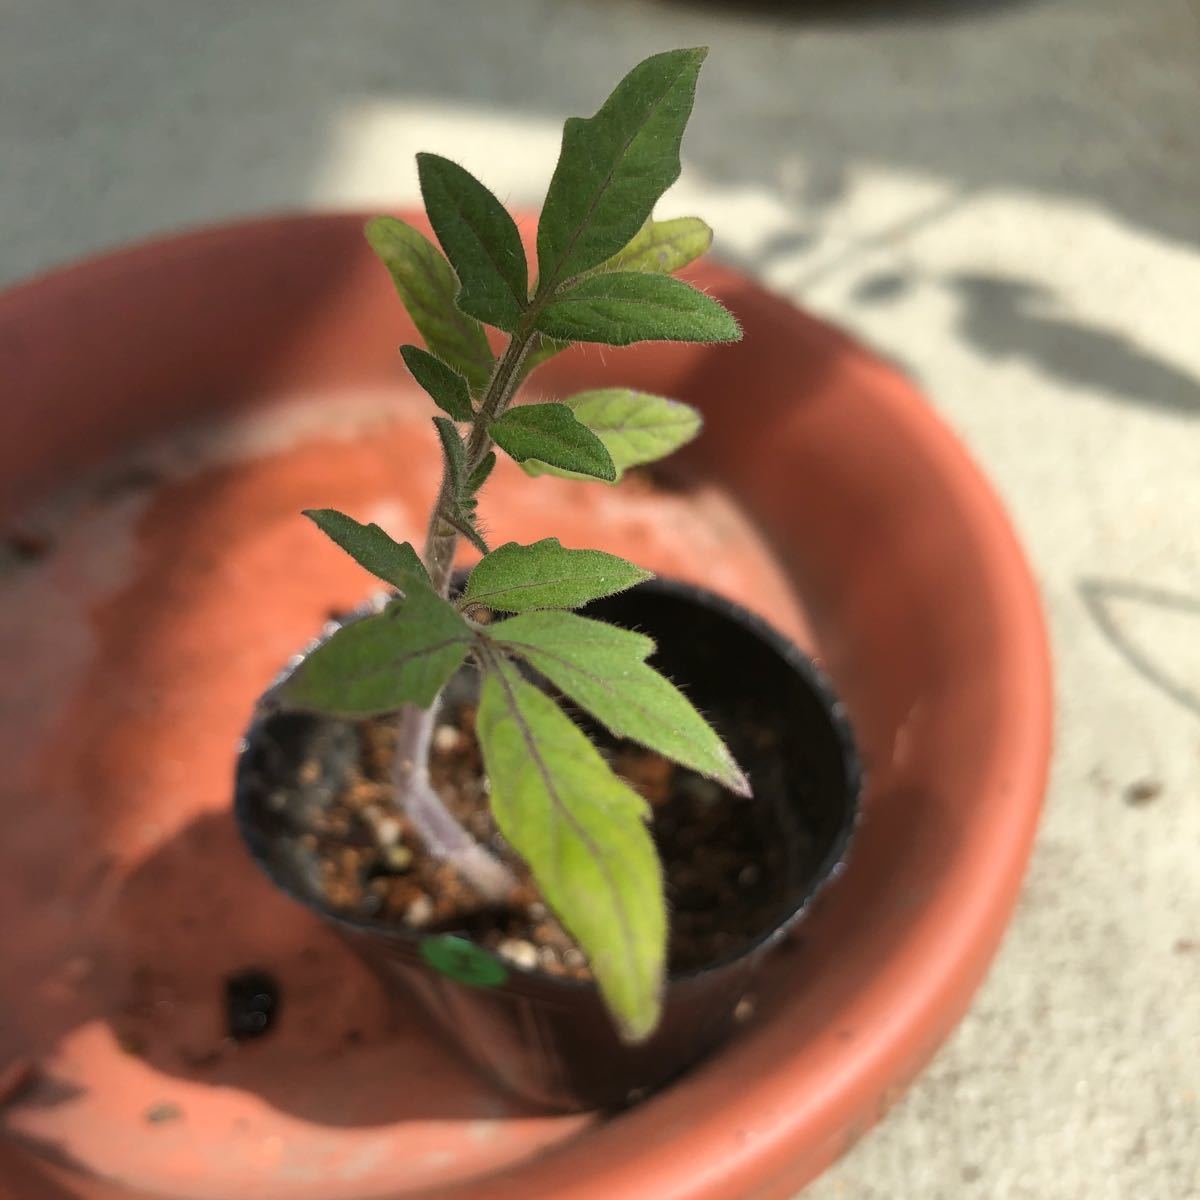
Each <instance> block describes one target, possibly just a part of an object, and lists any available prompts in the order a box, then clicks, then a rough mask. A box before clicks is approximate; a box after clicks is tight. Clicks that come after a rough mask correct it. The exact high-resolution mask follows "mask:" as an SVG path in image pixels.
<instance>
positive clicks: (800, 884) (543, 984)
mask: <svg viewBox="0 0 1200 1200" xmlns="http://www.w3.org/2000/svg"><path fill="white" fill-rule="evenodd" d="M370 611H372V610H371V608H370V607H368V608H365V609H362V610H360V612H359V614H357V616H362V615H365V614H366V613H368V612H370ZM584 612H585V613H586V615H588V616H591V617H595V618H597V619H599V620H604V621H609V622H611V623H612V624H614V625H619V626H621V627H623V628H626V629H638V630H640V631H641V632H643V633H646V634H648V635H649V636H650V637H652V638H653V639H654V641H655V643H656V645H657V651H656V654H655V659H654V661H655V665H656V666H657V667H658V668H659V670H661V671H662V672H663V673H664V674H665V675H666V676H667V678H669V679H675V680H678V681H680V682H681V683H685V684H686V686H687V689H688V694H689V696H690V697H691V699H692V701H693V703H694V704H696V705H697V707H698V708H699V709H700V711H701V712H703V713H704V714H705V716H707V718H708V719H709V721H710V722H712V724H713V725H714V727H715V728H716V729H717V730H718V732H720V733H721V735H722V737H723V738H724V739H725V744H726V745H727V746H729V747H730V748H731V750H732V751H733V754H734V757H735V758H736V759H737V761H738V762H739V763H740V764H741V765H742V767H743V769H744V770H745V771H746V772H747V774H748V775H749V777H750V780H751V782H752V783H753V785H754V796H753V798H752V800H751V801H750V802H749V803H748V804H747V805H746V806H745V808H746V810H747V811H749V812H750V813H752V814H753V815H752V817H751V818H750V820H752V822H753V824H754V826H756V827H757V833H756V834H755V836H754V846H755V847H756V849H755V851H754V852H753V853H750V854H747V856H746V859H745V860H743V862H744V864H745V865H754V867H755V869H756V870H757V871H759V873H760V877H761V879H762V880H763V882H764V886H765V888H767V889H769V894H768V895H767V896H766V897H765V898H764V899H763V900H762V901H758V902H757V904H758V906H759V907H758V910H757V911H759V912H762V911H763V910H764V909H765V910H766V914H767V915H764V916H762V917H761V923H759V924H757V927H756V928H754V929H753V930H742V929H741V928H740V927H739V928H738V929H737V930H736V932H737V934H738V935H739V940H738V941H737V942H735V943H734V944H733V945H732V946H729V947H727V948H726V950H725V952H724V953H723V954H721V955H720V956H718V957H715V958H713V959H712V960H710V961H708V962H706V963H705V964H704V965H703V966H702V967H700V968H697V969H691V970H687V971H679V972H672V973H671V975H670V977H669V978H668V979H667V982H666V986H665V988H664V992H663V1016H662V1020H661V1022H660V1024H659V1027H658V1029H657V1030H656V1031H655V1033H654V1035H653V1036H652V1037H651V1038H649V1039H648V1040H647V1041H645V1042H643V1043H642V1044H640V1045H637V1046H627V1045H625V1044H624V1043H622V1042H621V1040H620V1039H619V1038H618V1036H617V1033H616V1029H615V1027H614V1026H613V1023H612V1021H611V1020H610V1018H609V1017H608V1015H607V1013H606V1012H605V1010H604V1005H603V1003H602V1002H601V1000H600V995H599V992H598V991H597V990H596V987H595V985H594V984H591V983H580V982H576V981H574V980H569V979H562V978H555V977H554V976H551V975H547V974H544V973H542V972H539V971H525V970H520V969H517V968H515V967H512V966H511V965H510V964H507V963H506V962H505V961H504V960H503V959H501V958H498V957H496V956H493V955H491V954H490V953H489V952H488V951H487V950H485V949H484V948H483V947H481V946H478V945H475V944H472V943H471V942H470V940H469V939H470V932H469V930H467V929H465V928H464V927H463V926H461V925H459V926H450V927H441V928H439V929H438V930H437V931H436V932H433V931H422V930H419V929H410V928H404V927H402V926H398V925H397V924H396V923H395V922H394V921H392V922H387V921H381V920H377V919H374V918H373V917H372V916H371V915H368V914H366V913H350V912H345V911H339V910H338V909H336V908H334V907H332V906H331V905H330V904H329V902H328V899H327V897H326V895H325V890H324V888H323V887H322V886H321V884H320V878H321V868H320V862H319V859H318V857H317V855H316V853H315V852H314V851H313V850H312V849H310V848H309V847H307V846H306V845H305V840H304V835H305V833H306V832H307V831H308V830H309V829H310V828H311V814H312V813H313V812H320V811H322V810H323V809H327V808H328V806H329V804H330V802H331V801H332V800H333V799H334V797H335V795H336V789H337V787H338V786H339V784H340V781H341V780H343V779H344V778H345V775H346V771H347V767H348V765H349V764H348V762H347V759H348V758H350V759H351V761H353V760H354V759H356V758H357V754H358V748H359V741H358V738H359V733H358V729H357V726H356V723H355V722H353V721H346V720H338V719H336V718H332V717H323V716H320V715H317V714H308V713H294V712H292V713H288V712H279V711H278V710H277V709H271V708H269V707H266V708H265V710H264V711H263V712H261V713H260V714H259V715H258V717H257V719H256V720H255V722H254V724H253V725H252V727H251V728H250V730H249V732H248V733H247V735H246V748H245V749H244V750H243V752H242V754H241V755H240V756H239V758H238V770H237V789H236V799H235V812H236V815H237V819H238V825H239V827H240V829H241V831H242V836H243V837H244V838H245V839H246V843H247V846H248V847H249V850H250V852H251V853H252V854H253V856H254V858H255V860H256V861H257V862H258V863H259V865H260V866H262V868H263V869H264V870H265V871H266V873H267V874H268V875H269V876H270V877H271V878H272V879H273V880H274V881H275V882H276V883H277V884H278V885H279V886H280V887H281V888H283V890H284V891H285V892H287V893H288V894H289V895H291V896H293V897H294V898H295V899H297V900H299V901H300V902H301V903H303V904H306V905H308V906H309V907H310V908H311V909H312V910H313V911H315V912H317V913H319V914H320V915H321V916H322V917H324V918H325V919H326V920H327V921H329V922H330V923H331V924H332V925H333V927H334V928H335V929H336V930H338V931H339V932H340V933H341V934H342V936H343V937H344V938H345V939H346V940H347V942H348V943H349V944H350V945H351V946H352V947H353V948H354V949H355V950H357V951H358V953H359V954H360V955H361V956H362V957H363V959H364V961H365V962H367V963H368V964H369V965H370V966H371V967H372V968H373V969H374V970H375V972H376V974H378V975H379V977H380V978H381V979H382V980H383V981H384V982H385V984H387V985H388V987H389V989H390V990H391V992H392V994H393V995H394V996H396V997H397V999H398V1000H399V1001H400V1002H401V1003H402V1004H404V1005H405V1006H406V1007H411V1006H412V1005H413V1004H414V1002H415V1003H416V1004H417V1005H419V1006H421V1007H423V1008H424V1009H425V1011H426V1013H427V1014H428V1016H429V1017H430V1019H431V1022H432V1023H433V1025H434V1026H435V1027H437V1028H439V1029H441V1031H442V1032H443V1033H444V1034H445V1036H446V1037H447V1038H448V1039H449V1041H450V1042H451V1044H452V1045H454V1046H455V1047H457V1048H458V1049H459V1050H460V1051H461V1052H462V1053H463V1054H464V1055H465V1056H466V1057H467V1058H468V1059H469V1060H470V1061H471V1062H473V1063H474V1064H475V1065H476V1066H477V1067H478V1068H479V1069H480V1070H481V1071H482V1072H483V1073H484V1075H485V1076H487V1077H488V1078H491V1079H494V1080H495V1081H496V1082H497V1083H499V1084H500V1085H501V1086H503V1087H505V1088H507V1089H508V1090H509V1091H511V1092H513V1093H514V1094H515V1095H517V1096H520V1097H522V1098H524V1099H526V1100H529V1101H531V1102H532V1103H535V1104H539V1105H542V1106H545V1107H548V1108H553V1109H558V1110H562V1111H568V1112H570V1111H579V1110H583V1109H589V1108H619V1107H623V1106H624V1105H626V1104H628V1103H629V1102H631V1101H632V1100H634V1099H640V1098H644V1096H645V1094H646V1093H647V1092H648V1091H649V1090H650V1089H652V1088H657V1087H661V1086H662V1085H663V1084H664V1083H666V1082H668V1081H669V1080H671V1079H674V1078H675V1077H677V1076H678V1075H679V1074H680V1073H681V1072H682V1071H683V1070H684V1069H685V1068H687V1067H689V1066H691V1065H692V1064H693V1063H694V1062H696V1061H697V1060H698V1059H699V1058H701V1057H702V1056H703V1055H705V1054H707V1053H709V1052H710V1051H711V1050H712V1049H713V1048H714V1047H715V1046H717V1045H719V1044H720V1043H721V1042H723V1041H724V1039H725V1038H726V1037H728V1035H729V1033H730V1032H731V1031H732V1029H733V1027H734V1024H735V1019H736V1014H737V1011H738V1005H739V1003H740V1002H741V1001H742V1000H743V998H744V997H745V994H746V992H747V990H748V989H749V988H750V986H751V985H752V981H753V979H754V976H755V974H756V973H757V972H758V970H759V969H760V967H761V966H762V964H763V962H764V961H766V959H767V956H768V955H769V954H770V952H771V951H772V950H774V949H776V948H777V947H778V946H779V944H780V942H781V940H782V939H783V937H784V936H785V934H786V933H787V932H788V931H789V930H792V929H795V927H796V925H797V923H798V922H799V920H800V919H801V918H802V917H803V916H804V914H805V912H806V911H807V910H808V907H809V905H810V903H811V902H812V900H813V899H814V897H815V896H816V894H817V892H818V891H819V890H820V889H821V888H822V887H823V886H824V885H825V884H826V883H827V882H829V880H830V879H832V878H833V877H834V875H835V874H840V873H841V870H842V867H843V865H844V858H845V853H846V848H847V845H848V843H849V840H850V835H851V833H852V832H853V829H854V824H855V820H856V818H857V815H858V797H859V790H860V787H861V781H862V773H861V770H860V764H859V761H858V754H857V751H856V749H855V746H854V739H853V735H852V733H851V731H850V728H849V726H848V724H847V722H846V719H845V716H844V715H843V710H842V706H841V704H840V703H839V702H838V701H837V699H836V697H835V696H834V695H833V692H832V690H831V689H830V687H829V685H828V683H827V682H826V681H825V680H824V679H823V678H822V677H821V675H820V674H819V673H818V672H817V671H816V669H815V667H814V666H813V665H812V663H811V662H810V661H809V660H808V659H807V658H805V656H804V655H803V654H802V653H801V652H800V650H799V649H798V648H797V647H796V646H795V645H794V644H793V643H791V642H790V641H788V640H787V638H784V637H782V636H781V635H780V634H778V633H776V632H775V630H773V629H772V628H771V627H770V626H769V625H767V624H766V622H764V621H763V620H762V619H761V618H760V617H756V616H755V615H754V614H753V613H750V612H747V611H746V610H745V609H744V608H742V607H741V606H740V605H736V604H731V603H730V602H729V601H728V600H726V599H725V598H724V597H722V596H718V595H716V594H715V593H713V592H709V591H707V590H706V589H703V588H698V587H696V586H695V585H694V584H681V583H676V582H675V581H673V580H667V579H661V578H659V579H654V580H651V581H650V582H648V583H645V584H642V585H641V586H639V587H636V588H634V589H633V590H632V591H629V592H625V593H622V594H620V595H617V596H610V597H608V598H607V599H604V600H600V601H596V602H594V603H593V604H591V605H590V606H588V607H587V608H586V609H585V610H584ZM350 619H351V620H353V619H354V615H352V617H351V618H350ZM343 624H344V622H343ZM301 661H303V660H301ZM448 691H452V692H456V694H457V696H458V697H459V699H458V701H457V702H458V703H477V700H478V672H477V671H476V670H475V669H473V668H471V667H464V668H463V670H462V671H461V672H460V673H459V675H458V676H456V677H455V679H454V680H453V681H452V683H451V686H450V688H449V689H448ZM314 763H316V764H318V770H317V772H316V773H315V775H314V774H313V773H312V771H311V767H312V764H314ZM281 801H282V804H281ZM687 812H688V815H693V814H694V810H692V809H691V808H690V806H689V807H688V809H687ZM656 828H659V829H661V828H663V823H662V822H661V821H658V822H656ZM693 828H695V826H694V825H693ZM664 860H666V856H664ZM742 865H743V863H741V862H739V863H737V864H736V865H735V868H734V869H735V870H737V869H738V867H740V866H742ZM667 904H668V907H669V908H670V910H671V911H672V912H673V913H674V912H676V911H677V909H678V902H677V900H676V898H675V897H674V896H673V894H672V890H671V888H670V886H668V889H667ZM729 932H730V933H731V934H732V933H733V932H735V931H734V930H732V929H730V930H729Z"/></svg>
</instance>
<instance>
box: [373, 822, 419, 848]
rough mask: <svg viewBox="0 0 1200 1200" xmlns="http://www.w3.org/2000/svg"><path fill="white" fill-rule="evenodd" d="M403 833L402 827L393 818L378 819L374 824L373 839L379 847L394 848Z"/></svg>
mask: <svg viewBox="0 0 1200 1200" xmlns="http://www.w3.org/2000/svg"><path fill="white" fill-rule="evenodd" d="M403 831H404V826H403V825H401V823H400V822H399V821H398V820H397V819H396V818H395V817H380V818H378V820H376V822H375V837H376V838H377V839H378V841H379V844H380V845H381V846H395V844H396V843H397V842H398V841H399V840H400V834H401V833H402V832H403ZM409 857H410V858H411V855H410V856H409Z"/></svg>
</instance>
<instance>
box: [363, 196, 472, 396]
mask: <svg viewBox="0 0 1200 1200" xmlns="http://www.w3.org/2000/svg"><path fill="white" fill-rule="evenodd" d="M366 234H367V241H368V242H370V244H371V249H372V250H374V251H375V253H376V255H377V256H378V257H379V259H380V260H381V261H382V262H383V265H384V266H385V267H387V269H388V273H389V274H390V275H391V277H392V282H393V283H394V284H395V286H396V291H397V292H398V293H399V295H400V299H401V300H402V301H403V303H404V307H405V308H406V309H408V314H409V316H410V317H412V319H413V324H414V325H416V327H417V330H418V332H419V333H420V334H421V336H422V337H423V338H424V339H425V344H426V345H427V346H428V347H429V349H430V350H432V351H433V353H434V354H436V355H437V356H438V358H440V359H442V360H443V361H444V362H447V363H449V364H450V366H451V367H453V368H454V370H456V371H458V372H459V373H460V374H461V375H462V376H463V377H464V378H465V379H466V381H467V382H468V383H469V384H470V385H471V387H472V388H474V389H475V390H476V391H482V390H483V389H484V388H485V387H487V384H488V380H489V379H491V377H492V367H493V365H494V360H493V358H492V351H491V348H490V347H489V346H488V340H487V335H486V334H485V333H484V332H483V326H482V325H480V324H479V322H478V321H476V320H475V318H474V317H469V316H467V314H466V313H464V312H461V311H459V309H458V308H456V307H455V304H454V297H455V295H456V294H457V293H458V280H457V279H456V278H455V275H454V271H453V270H452V269H451V267H450V264H449V263H448V262H447V261H446V260H445V258H443V257H442V255H441V254H440V253H439V252H438V250H437V248H436V247H435V246H434V245H433V243H432V242H430V241H429V239H428V238H426V237H423V236H422V235H421V234H419V233H418V232H417V231H416V230H415V229H413V228H412V227H411V226H409V225H405V224H404V222H403V221H397V220H396V219H395V218H394V217H376V218H374V220H371V221H368V222H367V227H366Z"/></svg>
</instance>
